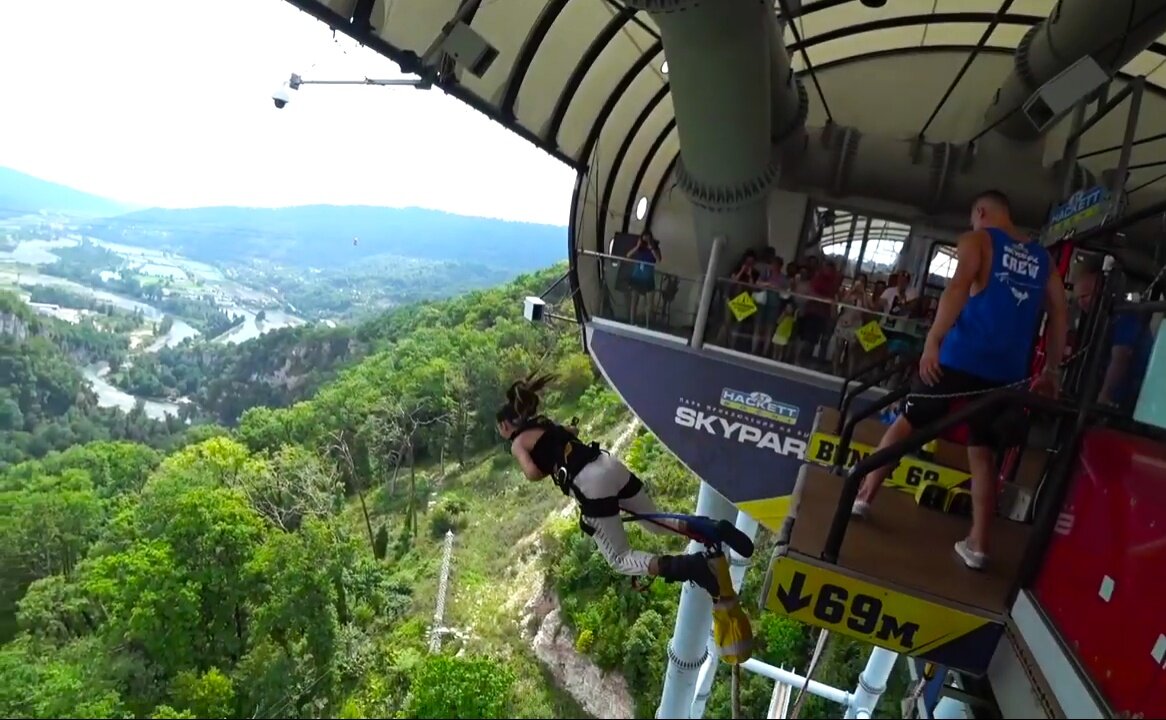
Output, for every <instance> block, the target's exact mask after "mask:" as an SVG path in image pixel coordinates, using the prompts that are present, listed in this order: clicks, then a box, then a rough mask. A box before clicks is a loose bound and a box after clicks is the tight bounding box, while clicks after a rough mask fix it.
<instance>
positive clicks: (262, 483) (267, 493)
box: [235, 445, 344, 532]
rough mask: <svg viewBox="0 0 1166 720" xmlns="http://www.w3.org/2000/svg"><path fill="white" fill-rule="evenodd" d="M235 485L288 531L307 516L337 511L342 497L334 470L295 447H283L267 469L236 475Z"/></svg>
mask: <svg viewBox="0 0 1166 720" xmlns="http://www.w3.org/2000/svg"><path fill="white" fill-rule="evenodd" d="M235 483H236V485H235V486H236V487H238V489H239V490H241V491H242V492H243V493H244V494H245V495H246V496H247V498H248V499H249V500H250V501H251V505H252V506H253V507H254V508H255V509H256V510H257V511H258V512H259V513H260V514H261V515H263V516H264V517H265V518H267V519H268V520H270V521H271V522H272V524H274V525H275V526H276V527H278V528H279V529H281V530H284V531H288V532H290V531H294V530H296V529H297V528H298V527H299V526H300V523H301V522H303V520H304V519H305V518H307V517H326V516H328V515H331V514H332V513H334V512H336V511H337V510H339V509H340V507H341V504H342V502H343V497H344V493H343V490H344V488H343V486H342V484H341V482H340V479H339V478H337V477H336V474H335V472H334V470H333V469H332V468H329V467H326V466H325V465H324V463H322V462H320V458H319V457H318V456H316V455H315V454H314V453H312V452H310V451H308V450H306V449H304V448H302V447H300V446H298V445H284V446H283V447H282V448H280V449H279V451H278V452H277V453H276V454H275V457H274V458H272V462H271V467H270V469H269V470H267V471H266V472H256V473H247V474H244V475H240V476H237V477H236V479H235Z"/></svg>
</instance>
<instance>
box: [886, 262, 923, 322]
mask: <svg viewBox="0 0 1166 720" xmlns="http://www.w3.org/2000/svg"><path fill="white" fill-rule="evenodd" d="M892 277H893V281H894V284H893V285H891V287H889V288H887V289H886V290H884V291H883V293H882V295H880V296H879V305H880V309H881V310H882V311H883V312H885V313H887V314H889V315H895V316H903V317H906V316H909V315H910V314H911V308H912V306H913V305H914V303H915V302H916V301H918V300H919V291H918V290H917V289H915V288H913V287H911V273H909V272H898V273H895V274H894V275H893V276H892Z"/></svg>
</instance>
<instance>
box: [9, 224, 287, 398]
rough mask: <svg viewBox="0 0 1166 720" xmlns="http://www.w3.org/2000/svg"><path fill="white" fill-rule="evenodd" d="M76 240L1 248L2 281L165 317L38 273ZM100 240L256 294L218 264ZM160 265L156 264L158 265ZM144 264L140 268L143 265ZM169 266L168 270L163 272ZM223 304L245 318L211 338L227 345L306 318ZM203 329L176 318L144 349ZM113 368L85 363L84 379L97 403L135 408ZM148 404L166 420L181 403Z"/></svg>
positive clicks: (146, 259)
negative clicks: (115, 381)
mask: <svg viewBox="0 0 1166 720" xmlns="http://www.w3.org/2000/svg"><path fill="white" fill-rule="evenodd" d="M77 242H78V241H77V239H74V238H65V239H59V240H25V241H23V242H20V243H18V244H17V245H16V247H15V248H14V249H12V250H8V251H0V263H5V262H7V263H14V264H8V265H0V285H4V284H13V285H54V286H57V287H61V288H67V289H69V290H72V291H73V292H76V293H78V294H82V295H88V296H89V297H92V298H94V299H96V300H100V301H101V302H103V303H108V304H110V305H113V306H114V307H117V308H121V309H123V310H131V311H132V310H138V311H141V313H142V315H143V316H144V317H145V318H146V319H148V320H151V321H153V322H161V321H162V319H163V318H164V317H165V313H163V312H162V311H161V310H159V309H158V308H156V307H154V306H152V305H149V304H147V303H144V302H142V301H140V300H136V299H133V298H129V297H125V296H123V295H118V294H116V293H111V292H109V291H106V290H100V289H97V288H92V287H89V286H87V285H82V284H81V283H77V282H74V281H72V280H66V279H65V278H60V277H56V276H54V275H46V274H44V273H41V272H38V271H37V270H36V269H35V268H36V267H37V266H39V265H48V264H51V263H54V262H56V261H57V260H58V258H57V256H56V255H54V254H53V253H52V251H53V250H54V249H56V248H63V247H71V246H74V245H76V244H77ZM97 244H99V245H102V246H104V247H105V248H107V249H109V250H112V251H114V252H117V253H119V254H121V255H122V256H123V257H128V258H133V259H135V260H137V261H139V262H143V261H144V262H145V263H146V264H147V265H148V266H150V267H151V268H154V269H156V270H157V271H156V272H155V273H154V274H171V273H170V269H175V270H176V271H180V272H186V273H189V274H190V275H192V276H196V277H198V278H201V279H202V280H206V281H211V282H218V283H220V284H221V285H222V288H221V289H223V290H228V292H229V290H234V291H235V293H236V294H239V295H242V296H245V297H250V296H251V295H253V294H254V292H253V291H250V289H249V288H245V287H243V286H241V285H238V284H237V283H232V282H230V281H227V280H226V278H224V277H223V274H222V273H221V272H220V271H219V270H218V269H217V268H214V267H211V266H209V265H206V264H205V263H200V262H196V261H193V260H190V259H189V258H184V257H180V256H175V255H171V254H169V253H163V252H161V251H156V250H148V249H142V248H134V247H130V246H125V245H118V244H116V243H106V242H100V241H98V242H97ZM155 266H156V268H155ZM144 267H145V266H143V267H141V268H139V270H141V269H143V268H144ZM163 270H165V271H166V272H162V271H163ZM221 307H222V308H223V310H224V311H225V312H227V313H228V314H231V315H236V316H238V315H242V316H243V318H244V321H243V322H242V323H241V324H240V325H238V326H236V327H234V328H231V329H230V330H228V331H227V332H225V333H223V334H222V335H219V336H218V337H215V338H213V339H212V342H216V343H223V344H237V343H242V342H246V341H248V340H251V339H253V338H257V337H259V336H260V335H262V334H264V333H267V332H271V331H272V330H277V329H279V328H282V327H292V326H296V325H303V324H304V320H303V319H302V318H299V317H296V316H295V315H292V314H290V313H285V312H281V311H279V310H268V311H267V312H266V318H265V319H264V321H263V322H256V320H255V316H256V311H255V310H252V309H251V308H250V307H246V306H244V305H241V304H239V303H238V302H226V303H222V304H221ZM199 335H201V333H200V332H199V331H198V330H197V329H196V328H194V327H192V326H191V325H190V324H188V323H187V322H185V321H183V320H181V319H179V318H173V324H172V325H171V327H170V330H169V332H167V333H166V334H165V335H163V336H162V337H159V338H156V339H155V340H154V341H153V342H151V343H150V344H149V345H148V346H146V347H145V348H144V351H145V352H157V351H158V350H160V349H162V348H164V347H175V346H177V345H180V344H181V343H182V342H183V341H184V340H186V339H188V338H196V337H198V336H199ZM108 372H109V369H108V368H107V367H86V368H82V374H83V375H84V376H85V379H86V380H88V381H89V384H90V386H91V387H92V388H93V391H94V393H96V395H97V399H98V405H100V406H101V407H116V408H121V409H122V410H125V411H127V412H128V411H129V410H131V409H133V407H134V404H135V403H136V402H137V401H138V398H137V397H136V396H134V395H130V394H129V393H127V392H125V391H123V390H120V389H118V388H116V387H114V386H113V385H111V384H110V383H108V382H107V381H106V380H105V378H104V376H105V374H106V373H108ZM141 399H142V401H143V402H145V405H146V414H147V415H148V416H150V417H152V418H155V419H158V420H162V419H165V417H166V415H167V414H171V415H177V414H178V405H177V404H176V403H171V402H163V401H159V400H150V399H147V398H141Z"/></svg>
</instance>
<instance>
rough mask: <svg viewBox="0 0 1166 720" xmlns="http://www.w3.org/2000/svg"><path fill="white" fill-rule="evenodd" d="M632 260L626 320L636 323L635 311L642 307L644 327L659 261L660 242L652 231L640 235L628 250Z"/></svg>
mask: <svg viewBox="0 0 1166 720" xmlns="http://www.w3.org/2000/svg"><path fill="white" fill-rule="evenodd" d="M627 257H628V258H629V259H630V260H631V261H632V271H631V277H630V278H629V280H628V287H629V290H630V292H629V293H628V322H630V323H631V324H632V325H635V324H636V311H637V310H638V309H639V308H641V307H642V308H643V309H644V327H647V326H648V321H649V320H650V319H651V314H652V301H651V294H652V292H653V291H655V289H656V263H658V262H660V258H661V255H660V243H659V242H658V241H657V240H656V239H655V238H654V237H652V233H650V232H645V233H644V234H642V235H640V239H639V240H637V241H636V244H635V246H634V247H633V248H632V249H631V250H629V251H628V253H627Z"/></svg>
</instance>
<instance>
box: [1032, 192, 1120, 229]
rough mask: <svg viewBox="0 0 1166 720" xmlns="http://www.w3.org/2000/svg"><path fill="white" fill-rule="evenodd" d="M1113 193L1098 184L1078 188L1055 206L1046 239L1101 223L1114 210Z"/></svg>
mask: <svg viewBox="0 0 1166 720" xmlns="http://www.w3.org/2000/svg"><path fill="white" fill-rule="evenodd" d="M1111 200H1112V194H1111V193H1110V192H1109V191H1108V190H1106V189H1105V188H1104V187H1102V186H1100V185H1098V186H1095V187H1091V188H1089V189H1087V190H1078V191H1077V192H1075V193H1073V194H1072V195H1070V196H1069V199H1068V200H1066V201H1065V202H1063V203H1061V204H1060V205H1058V206H1056V207H1055V208H1053V211H1052V212H1051V213H1050V214H1049V222H1048V225H1047V227H1046V229H1045V239H1046V240H1056V239H1059V238H1062V237H1064V236H1065V235H1066V234H1067V233H1069V232H1083V231H1085V230H1088V229H1089V228H1092V227H1094V226H1096V225H1098V224H1100V223H1101V221H1102V220H1104V219H1105V217H1106V216H1107V215H1109V214H1110V212H1111V210H1113V203H1112V202H1111Z"/></svg>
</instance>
